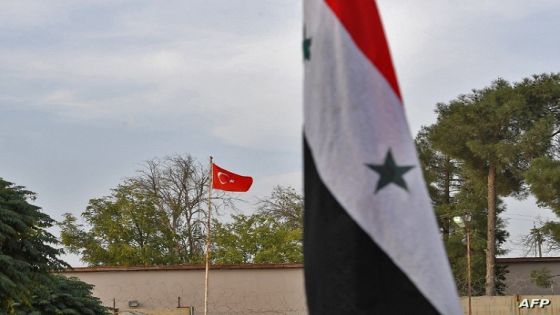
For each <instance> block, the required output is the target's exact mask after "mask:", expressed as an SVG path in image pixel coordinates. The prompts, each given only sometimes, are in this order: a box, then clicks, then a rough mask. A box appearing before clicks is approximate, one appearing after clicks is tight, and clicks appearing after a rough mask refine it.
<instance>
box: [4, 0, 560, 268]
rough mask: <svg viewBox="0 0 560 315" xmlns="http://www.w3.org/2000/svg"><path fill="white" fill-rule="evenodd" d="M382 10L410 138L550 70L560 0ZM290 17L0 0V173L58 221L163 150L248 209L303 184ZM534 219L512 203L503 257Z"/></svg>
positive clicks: (173, 5) (205, 1) (235, 6)
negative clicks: (231, 181) (240, 187)
mask: <svg viewBox="0 0 560 315" xmlns="http://www.w3.org/2000/svg"><path fill="white" fill-rule="evenodd" d="M378 3H379V7H380V10H381V14H382V16H383V21H384V24H385V29H386V32H387V36H388V39H389V44H390V46H391V50H392V52H393V58H394V62H395V66H396V70H397V74H398V77H399V81H400V85H401V90H402V94H403V96H404V101H405V107H406V110H407V114H408V118H409V122H410V125H411V128H412V131H413V132H414V134H415V133H416V132H417V131H418V130H419V128H420V126H422V125H428V124H431V123H433V122H434V121H435V115H434V112H433V110H434V105H435V104H436V103H437V102H446V101H449V100H450V99H452V98H454V97H456V96H457V95H459V94H462V93H468V92H469V91H470V90H471V89H472V88H481V87H484V86H486V85H488V84H489V83H490V82H491V81H492V80H494V79H496V78H498V77H503V78H505V79H508V80H513V81H516V80H519V79H521V78H523V77H525V76H529V75H531V74H533V73H542V72H556V71H558V69H559V65H560V58H558V56H559V53H560V45H559V42H558V40H557V31H558V29H560V19H558V16H560V3H559V2H558V1H552V0H550V1H545V0H542V1H539V0H535V1H520V0H510V1H507V2H503V1H499V2H498V1H482V0H472V1H449V0H447V1H443V0H425V1H405V0H398V1H397V0H382V1H378ZM506 3H507V6H504V5H505V4H506ZM301 16H302V4H301V2H300V1H293V0H282V1H280V0H276V1H273V0H268V1H266V0H258V1H242V0H222V1H210V0H200V1H193V0H189V1H165V2H159V1H158V2H156V1H112V0H111V1H95V2H92V1H75V0H68V1H50V2H47V1H17V2H16V1H0V73H1V75H0V177H3V178H4V179H6V180H8V181H11V182H15V183H17V184H20V185H25V186H26V187H27V188H28V189H30V190H32V191H35V192H37V193H38V199H37V201H36V203H37V204H38V205H39V206H41V207H43V209H44V211H45V212H47V213H48V214H50V215H51V216H52V217H53V218H54V219H56V220H60V219H61V214H62V213H64V212H72V213H74V214H76V215H79V213H81V212H82V211H83V210H84V209H85V206H86V205H87V202H88V200H89V199H90V198H94V197H100V196H103V195H108V194H109V193H110V189H111V188H112V187H115V186H116V185H117V184H118V183H119V181H120V180H122V179H123V178H124V177H127V176H131V175H134V171H135V170H137V169H138V168H139V167H140V166H141V164H142V162H143V161H145V160H148V159H151V158H155V157H163V156H165V155H169V154H174V153H179V154H184V153H189V154H192V155H193V156H194V157H196V158H197V159H198V160H199V161H201V162H202V163H206V162H207V159H208V156H209V155H210V154H212V155H213V156H214V157H215V159H216V162H217V163H218V164H219V165H221V166H223V167H225V168H228V169H231V170H233V171H237V172H239V173H242V174H247V175H252V176H253V177H254V178H255V184H254V187H253V189H252V190H251V193H248V194H246V195H243V197H244V198H245V199H246V200H247V201H248V202H249V203H251V202H254V201H255V198H256V197H263V196H265V195H267V194H268V193H270V190H271V188H272V186H273V185H276V184H281V185H291V186H293V187H295V188H297V189H301V186H302V178H301V170H302V153H301V130H302V61H301V59H302V58H301V35H302V34H301V31H302V28H303V27H302V24H303V22H302V19H301ZM537 216H541V217H543V218H544V217H554V216H553V215H552V214H551V213H550V211H547V210H544V209H538V208H537V207H536V205H535V204H534V201H531V200H529V201H525V202H522V203H520V202H513V201H509V210H508V211H507V212H506V213H505V215H504V218H506V219H508V220H509V227H508V230H509V231H510V233H511V234H512V236H511V240H510V242H508V247H510V248H512V249H513V251H512V252H511V253H510V256H518V255H519V254H520V251H519V250H516V248H518V247H519V245H517V244H515V242H516V241H518V240H519V237H520V235H522V234H526V233H528V231H529V228H530V227H532V224H533V221H534V220H535V219H536V217H537ZM69 260H70V262H71V263H72V264H73V265H77V264H79V262H78V261H77V259H76V258H75V257H70V258H69Z"/></svg>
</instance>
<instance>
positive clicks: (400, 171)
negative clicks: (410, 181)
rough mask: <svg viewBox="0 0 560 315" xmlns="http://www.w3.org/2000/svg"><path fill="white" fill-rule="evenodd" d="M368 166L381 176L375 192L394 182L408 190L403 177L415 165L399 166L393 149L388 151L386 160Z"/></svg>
mask: <svg viewBox="0 0 560 315" xmlns="http://www.w3.org/2000/svg"><path fill="white" fill-rule="evenodd" d="M366 165H367V167H369V168H370V169H372V170H374V171H375V172H377V173H378V174H379V176H380V178H379V181H378V182H377V187H376V188H375V193H377V192H378V191H379V190H381V189H383V188H384V187H385V186H387V185H389V184H391V183H393V184H395V185H397V186H399V187H401V188H402V189H404V190H406V191H408V188H407V186H406V182H405V181H404V179H403V175H404V174H405V173H406V172H408V171H410V170H411V169H412V168H414V166H413V165H407V166H398V165H397V163H396V162H395V159H394V158H393V154H392V153H391V150H389V151H388V152H387V155H386V156H385V162H384V163H383V164H366Z"/></svg>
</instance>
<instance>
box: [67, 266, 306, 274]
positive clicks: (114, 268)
mask: <svg viewBox="0 0 560 315" xmlns="http://www.w3.org/2000/svg"><path fill="white" fill-rule="evenodd" d="M302 268H303V264H239V265H211V266H210V269H211V270H239V269H302ZM204 269H205V265H157V266H96V267H73V268H67V269H64V270H62V271H59V272H61V273H76V272H112V271H170V270H204Z"/></svg>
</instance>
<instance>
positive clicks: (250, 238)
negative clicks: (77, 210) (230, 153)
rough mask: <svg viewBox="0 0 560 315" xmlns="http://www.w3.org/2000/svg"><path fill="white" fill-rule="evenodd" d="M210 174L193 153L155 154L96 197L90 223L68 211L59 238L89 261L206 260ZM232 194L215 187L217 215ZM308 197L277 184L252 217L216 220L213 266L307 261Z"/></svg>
mask: <svg viewBox="0 0 560 315" xmlns="http://www.w3.org/2000/svg"><path fill="white" fill-rule="evenodd" d="M209 180H210V179H209V171H208V169H207V168H206V167H204V166H203V165H201V164H200V163H199V162H197V161H196V160H195V159H194V158H192V157H191V156H189V155H185V156H181V155H174V156H169V157H165V158H163V159H154V160H151V161H148V162H146V163H145V164H144V166H143V168H142V169H141V170H139V171H138V172H137V174H136V175H135V176H133V177H130V178H127V179H125V180H124V181H123V182H121V183H120V184H119V185H118V186H117V187H116V188H114V189H113V190H112V193H111V195H109V196H105V197H101V198H95V199H91V200H90V201H89V204H88V206H87V208H86V210H85V211H84V212H83V213H82V215H81V216H82V218H83V219H84V221H85V224H82V223H80V222H78V219H77V218H76V217H75V216H74V215H72V214H69V213H67V214H65V215H64V219H63V221H62V222H61V223H60V224H59V226H60V228H61V239H62V243H63V244H64V245H65V246H66V248H67V249H68V250H69V251H70V252H72V253H75V254H78V255H80V256H81V259H82V260H83V261H84V262H86V263H87V264H89V265H154V264H199V263H203V262H204V247H205V236H206V231H207V227H206V219H207V211H208V199H207V198H208V182H209ZM233 196H235V194H225V193H223V192H220V191H216V190H214V191H213V193H212V206H213V209H212V213H218V214H219V213H221V212H224V211H230V212H231V210H232V209H235V203H234V201H235V200H234V199H233V198H234V197H233ZM302 211H303V197H302V196H301V195H300V194H299V193H297V192H296V191H295V190H294V189H292V188H288V187H280V186H278V187H275V188H274V189H273V191H272V192H271V194H270V196H269V197H267V198H266V199H263V200H260V201H259V203H258V205H257V210H256V212H255V213H254V214H252V215H242V214H237V215H235V214H234V215H232V216H231V220H229V221H224V220H218V219H215V220H213V222H212V227H211V234H212V238H211V253H212V255H211V259H212V262H213V263H221V264H237V263H265V262H266V263H287V262H302V261H303V256H302Z"/></svg>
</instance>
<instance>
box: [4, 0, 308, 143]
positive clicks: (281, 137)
mask: <svg viewBox="0 0 560 315" xmlns="http://www.w3.org/2000/svg"><path fill="white" fill-rule="evenodd" d="M209 5H210V7H214V8H216V7H219V5H218V3H210V4H209ZM84 7H85V5H84V4H83V3H80V4H79V5H76V6H75V7H72V6H67V7H64V6H63V7H62V8H60V9H61V10H60V11H61V13H60V14H59V15H58V16H57V15H56V13H55V12H50V13H49V14H55V16H54V17H52V19H53V20H56V19H57V18H60V17H61V16H66V19H67V20H69V21H74V20H75V19H76V18H77V17H78V16H81V15H82V14H83V12H82V11H83V10H84ZM190 8H191V7H189V9H190ZM298 8H299V7H298ZM18 9H19V8H18ZM94 9H95V11H97V12H100V13H102V15H100V17H99V20H100V21H106V25H95V24H94V22H92V21H89V20H87V18H86V21H85V24H86V25H89V27H87V28H82V29H78V30H77V31H71V30H70V31H66V30H65V31H64V32H63V31H62V30H60V29H59V30H58V31H56V27H57V26H60V25H56V23H55V26H51V27H49V28H48V29H47V30H45V32H47V33H49V34H50V36H51V37H52V38H53V40H52V41H50V42H41V41H39V42H38V43H37V44H36V45H37V46H36V47H30V45H31V44H17V45H15V46H14V47H10V45H7V46H5V47H4V48H3V49H2V48H0V71H2V72H3V73H9V74H10V78H9V80H10V81H11V83H7V82H1V80H0V90H3V92H4V93H3V94H4V97H5V98H7V99H12V100H17V101H14V102H7V103H4V104H2V106H10V104H12V106H18V107H21V106H27V107H31V108H35V109H37V110H40V111H46V112H50V113H55V114H57V115H59V117H61V118H62V119H67V120H71V121H75V122H77V123H84V124H121V123H122V122H123V121H126V122H128V123H127V124H126V125H127V126H129V127H130V126H136V127H138V128H144V127H146V126H150V127H151V128H157V125H154V124H153V123H154V117H155V118H156V119H159V120H161V121H167V122H168V123H167V124H165V125H162V126H161V128H169V127H170V126H169V124H172V125H173V126H174V127H176V128H177V127H179V124H181V128H187V129H188V128H197V127H198V126H199V125H200V124H196V123H194V124H193V126H189V125H185V123H191V122H192V121H186V122H185V121H182V122H181V121H179V120H178V119H176V117H185V116H190V117H196V121H204V124H205V126H207V128H208V130H210V134H211V135H213V136H214V137H216V138H218V139H220V140H221V141H223V142H224V143H228V144H232V145H237V146H242V147H247V148H252V149H263V148H264V149H269V150H286V149H289V148H290V147H292V146H293V145H292V143H293V142H294V141H298V140H299V137H300V132H299V130H300V129H301V91H300V90H301V71H300V67H301V65H300V58H299V33H300V30H299V28H300V27H299V22H298V21H293V22H298V23H294V25H288V27H285V26H286V25H285V23H286V21H281V20H280V21H275V20H271V21H267V22H268V23H269V25H270V26H271V27H270V29H252V30H251V32H242V30H244V29H247V28H249V27H250V26H251V25H252V24H255V23H261V22H263V23H264V21H261V19H260V18H259V19H253V20H249V21H241V20H240V19H241V17H243V16H246V15H249V16H250V17H252V16H253V15H254V14H260V15H263V13H262V12H251V11H249V12H248V13H247V12H245V13H241V12H229V13H228V12H224V11H220V10H218V11H217V12H216V13H217V15H218V16H223V17H224V18H225V17H227V18H225V21H222V22H221V23H215V24H211V23H209V22H207V21H205V20H204V19H205V18H204V17H199V16H197V15H196V13H193V12H189V13H187V14H186V16H185V15H181V14H180V12H181V10H182V9H186V7H181V6H180V7H179V8H175V9H172V8H171V9H170V8H161V7H157V8H156V7H154V6H153V5H150V4H145V5H139V6H137V7H134V8H133V7H130V6H126V7H119V6H117V7H116V8H115V10H114V12H112V11H111V12H109V11H107V10H106V5H105V4H102V5H97V6H95V8H94ZM192 9H197V8H196V6H193V7H192ZM198 9H201V8H198ZM37 10H39V9H37ZM204 10H208V9H205V8H202V11H204ZM80 12H82V13H80ZM280 12H282V10H280ZM103 14H104V15H103ZM232 14H233V15H232ZM267 14H268V13H267ZM281 14H283V13H280V15H281ZM231 15H232V16H233V17H231ZM264 15H266V14H264ZM188 17H192V18H191V19H189V18H188ZM21 18H22V21H21V23H19V24H18V23H13V25H12V27H14V28H16V29H17V28H18V25H23V24H25V23H24V20H26V19H27V17H26V16H25V15H22V16H21ZM228 19H230V20H231V21H230V22H232V23H231V24H228V23H226V22H227V20H228ZM211 20H214V21H215V20H216V17H213V18H211ZM61 23H62V22H61ZM65 23H67V22H65ZM62 24H64V23H62ZM279 25H282V26H283V27H279ZM96 28H98V29H99V30H96ZM20 31H22V32H23V30H21V29H20ZM26 32H27V31H26ZM26 34H27V36H30V37H31V39H32V40H31V42H33V39H34V38H38V37H40V36H42V31H41V30H36V31H35V32H31V33H29V32H27V33H26ZM294 35H295V36H294ZM141 39H144V40H143V41H142V40H141ZM31 46H32V45H31ZM14 82H15V83H14ZM10 85H11V87H9V86H10ZM3 87H4V88H3ZM158 117H159V118H158ZM278 117H282V118H283V119H282V120H280V119H278ZM193 120H195V119H194V118H193ZM248 120H249V121H248Z"/></svg>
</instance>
